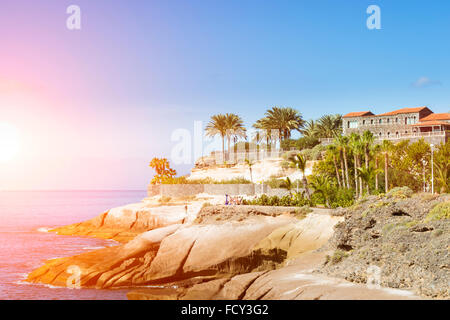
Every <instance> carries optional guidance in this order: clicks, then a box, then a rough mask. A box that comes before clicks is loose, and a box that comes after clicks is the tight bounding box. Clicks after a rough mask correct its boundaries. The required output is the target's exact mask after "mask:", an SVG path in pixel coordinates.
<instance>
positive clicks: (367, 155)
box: [364, 149, 369, 169]
mask: <svg viewBox="0 0 450 320" xmlns="http://www.w3.org/2000/svg"><path fill="white" fill-rule="evenodd" d="M364 160H365V162H366V169H367V168H369V150H368V149H366V151H365V154H364Z"/></svg>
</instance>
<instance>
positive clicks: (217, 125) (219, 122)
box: [205, 114, 227, 161]
mask: <svg viewBox="0 0 450 320" xmlns="http://www.w3.org/2000/svg"><path fill="white" fill-rule="evenodd" d="M205 131H206V135H207V136H209V137H215V136H216V135H219V136H220V137H221V138H222V157H223V160H224V161H225V137H226V135H227V117H226V116H225V115H224V114H216V115H213V116H212V117H211V120H210V121H209V123H208V124H207V125H206V129H205Z"/></svg>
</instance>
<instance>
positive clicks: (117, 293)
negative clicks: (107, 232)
mask: <svg viewBox="0 0 450 320" xmlns="http://www.w3.org/2000/svg"><path fill="white" fill-rule="evenodd" d="M145 196H146V193H145V191H0V300H6V299H8V300H11V299H36V300H40V299H45V300H53V299H70V300H73V299H80V300H89V299H100V300H108V299H126V293H127V292H128V291H130V290H129V289H127V288H122V289H118V290H96V289H68V288H59V287H53V286H47V285H40V284H29V283H27V282H25V281H24V279H25V278H26V276H27V274H28V273H30V272H31V271H33V270H34V269H36V268H38V267H39V266H41V265H43V262H44V261H45V260H48V259H52V258H58V257H67V256H72V255H76V254H80V253H83V252H87V251H90V250H95V249H100V248H104V247H107V246H114V245H117V243H116V242H115V241H112V240H101V239H94V238H87V237H74V236H60V235H56V234H53V233H49V232H47V231H48V230H49V229H51V228H53V227H58V226H63V225H67V224H72V223H77V222H81V221H84V220H88V219H91V218H93V217H95V216H97V215H99V214H101V213H103V212H105V211H107V210H108V209H110V208H113V207H117V206H121V205H125V204H129V203H134V202H139V201H140V200H142V199H143V198H144V197H145Z"/></svg>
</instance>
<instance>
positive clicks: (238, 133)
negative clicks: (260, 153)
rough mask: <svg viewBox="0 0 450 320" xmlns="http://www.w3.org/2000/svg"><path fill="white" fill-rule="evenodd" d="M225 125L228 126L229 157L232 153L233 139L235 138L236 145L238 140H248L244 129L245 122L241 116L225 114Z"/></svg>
mask: <svg viewBox="0 0 450 320" xmlns="http://www.w3.org/2000/svg"><path fill="white" fill-rule="evenodd" d="M225 124H226V129H227V133H226V137H227V142H228V155H229V154H230V152H231V138H233V140H234V143H235V144H236V142H237V139H238V138H244V139H245V138H246V137H247V134H246V129H245V127H244V121H243V120H242V118H241V117H240V116H238V115H237V114H234V113H227V114H225Z"/></svg>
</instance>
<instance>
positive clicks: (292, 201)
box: [244, 194, 311, 207]
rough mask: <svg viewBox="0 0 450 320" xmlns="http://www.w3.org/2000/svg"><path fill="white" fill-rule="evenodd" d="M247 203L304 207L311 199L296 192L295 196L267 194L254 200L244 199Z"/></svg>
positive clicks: (308, 204)
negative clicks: (270, 195) (271, 195)
mask: <svg viewBox="0 0 450 320" xmlns="http://www.w3.org/2000/svg"><path fill="white" fill-rule="evenodd" d="M244 204H246V205H255V206H280V207H304V206H310V205H311V201H309V200H307V199H305V198H304V197H303V196H302V195H301V194H295V195H293V196H289V195H286V196H283V197H281V198H280V197H278V196H273V197H269V196H267V195H266V194H263V195H261V196H259V197H258V198H256V199H253V200H244Z"/></svg>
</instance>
